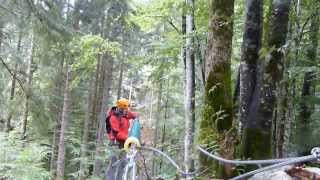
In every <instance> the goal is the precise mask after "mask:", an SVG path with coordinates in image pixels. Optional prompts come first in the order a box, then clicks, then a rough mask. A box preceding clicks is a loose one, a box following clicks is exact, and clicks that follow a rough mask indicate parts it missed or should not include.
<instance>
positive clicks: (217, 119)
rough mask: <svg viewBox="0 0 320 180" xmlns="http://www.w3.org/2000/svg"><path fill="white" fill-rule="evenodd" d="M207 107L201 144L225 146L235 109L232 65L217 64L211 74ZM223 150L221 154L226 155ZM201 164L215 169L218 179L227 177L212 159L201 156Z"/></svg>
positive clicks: (206, 95) (200, 138)
mask: <svg viewBox="0 0 320 180" xmlns="http://www.w3.org/2000/svg"><path fill="white" fill-rule="evenodd" d="M205 90H206V91H205V106H204V109H203V118H202V121H201V123H200V133H199V137H198V139H199V143H200V144H202V145H208V144H210V145H211V146H212V145H218V146H219V147H222V146H223V143H224V140H225V135H226V132H227V131H228V130H230V129H231V127H232V122H233V107H232V96H231V72H230V65H229V64H226V63H219V64H215V65H214V67H213V70H212V71H211V72H210V73H209V76H208V78H207V82H206V89H205ZM223 151H224V150H223V148H220V149H219V153H220V154H225V153H224V152H223ZM200 163H201V165H202V166H203V167H205V168H210V169H213V170H214V171H213V172H212V174H214V175H215V176H217V177H225V167H224V166H221V165H219V164H218V163H217V162H216V161H212V159H211V158H208V157H206V156H203V155H200Z"/></svg>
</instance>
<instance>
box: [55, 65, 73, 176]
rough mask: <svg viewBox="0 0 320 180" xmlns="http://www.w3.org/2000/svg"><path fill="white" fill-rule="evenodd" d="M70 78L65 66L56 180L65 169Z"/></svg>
mask: <svg viewBox="0 0 320 180" xmlns="http://www.w3.org/2000/svg"><path fill="white" fill-rule="evenodd" d="M70 76H71V70H70V68H69V67H68V64H67V65H66V81H65V89H64V95H63V110H62V117H61V129H60V137H59V150H58V160H57V176H56V179H57V180H63V179H64V168H65V151H66V147H65V141H66V132H67V127H68V119H69V111H70V109H69V108H70V107H69V106H70V89H69V84H70Z"/></svg>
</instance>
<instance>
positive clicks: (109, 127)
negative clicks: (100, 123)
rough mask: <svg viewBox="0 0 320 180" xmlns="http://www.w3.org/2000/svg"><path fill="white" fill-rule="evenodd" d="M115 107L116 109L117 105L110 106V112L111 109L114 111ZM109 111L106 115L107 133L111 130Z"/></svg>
mask: <svg viewBox="0 0 320 180" xmlns="http://www.w3.org/2000/svg"><path fill="white" fill-rule="evenodd" d="M116 109H117V107H115V106H113V107H111V109H110V112H111V111H113V112H114V111H116ZM110 112H109V113H108V115H107V117H106V131H107V133H108V134H109V133H111V131H112V128H111V123H110V117H111V115H110Z"/></svg>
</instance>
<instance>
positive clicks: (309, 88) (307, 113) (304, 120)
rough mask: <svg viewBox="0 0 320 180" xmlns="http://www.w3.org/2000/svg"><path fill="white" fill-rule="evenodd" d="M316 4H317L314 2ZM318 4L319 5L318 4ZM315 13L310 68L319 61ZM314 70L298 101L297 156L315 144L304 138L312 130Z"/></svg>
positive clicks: (312, 27) (310, 73)
mask: <svg viewBox="0 0 320 180" xmlns="http://www.w3.org/2000/svg"><path fill="white" fill-rule="evenodd" d="M314 3H318V2H316V1H315V2H314ZM318 4H320V3H318ZM315 11H316V12H315V13H314V14H313V15H312V17H311V22H310V31H309V41H310V42H311V43H310V45H309V47H308V49H307V60H308V63H307V65H308V66H310V67H316V66H317V64H318V63H319V61H317V48H318V33H319V23H320V22H319V21H320V18H319V10H318V9H316V10H315ZM316 74H317V72H316V70H315V69H314V68H310V70H308V71H307V72H306V73H305V75H304V80H303V85H302V90H301V101H300V112H299V119H298V120H299V121H298V125H297V126H298V129H299V132H298V136H299V138H298V139H299V141H298V145H299V149H300V148H301V150H300V152H299V154H303V153H306V152H308V151H310V149H311V148H312V146H314V145H315V143H312V142H310V141H306V140H305V138H306V137H311V132H312V129H311V127H310V123H311V115H312V113H313V112H314V108H315V104H314V103H313V102H312V101H310V98H312V97H315V92H316V79H317V77H316Z"/></svg>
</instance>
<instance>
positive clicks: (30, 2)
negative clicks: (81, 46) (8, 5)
mask: <svg viewBox="0 0 320 180" xmlns="http://www.w3.org/2000/svg"><path fill="white" fill-rule="evenodd" d="M26 2H27V4H28V6H29V7H30V9H31V11H32V13H33V14H34V15H35V16H36V17H37V18H38V19H39V20H40V22H41V23H43V24H45V25H47V27H48V29H54V30H55V31H57V32H58V33H60V34H62V35H64V36H66V37H68V36H71V35H72V34H73V31H72V30H69V29H67V28H65V27H64V26H63V25H61V24H58V23H56V22H54V20H52V19H51V18H50V17H48V16H47V14H46V13H45V12H43V10H42V9H40V8H37V7H36V5H35V4H34V2H33V0H26Z"/></svg>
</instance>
